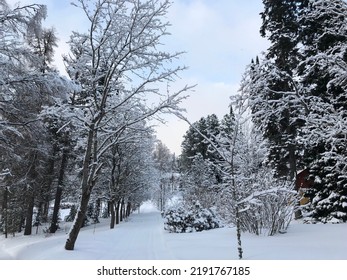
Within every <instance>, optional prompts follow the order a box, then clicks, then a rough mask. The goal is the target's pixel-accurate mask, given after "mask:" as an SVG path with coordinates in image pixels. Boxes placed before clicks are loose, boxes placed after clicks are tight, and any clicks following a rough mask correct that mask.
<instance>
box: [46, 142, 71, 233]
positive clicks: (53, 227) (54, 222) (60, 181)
mask: <svg viewBox="0 0 347 280" xmlns="http://www.w3.org/2000/svg"><path fill="white" fill-rule="evenodd" d="M67 160H68V153H67V150H66V149H63V154H62V158H61V164H60V170H59V177H58V186H57V190H56V193H55V199H54V208H53V217H52V221H51V226H50V228H49V232H50V233H55V232H56V231H57V229H58V227H59V226H58V216H59V208H60V201H61V196H62V194H63V184H64V175H65V169H66V166H67Z"/></svg>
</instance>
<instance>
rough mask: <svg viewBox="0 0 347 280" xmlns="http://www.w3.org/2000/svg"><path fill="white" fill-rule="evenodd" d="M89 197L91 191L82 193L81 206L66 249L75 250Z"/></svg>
mask: <svg viewBox="0 0 347 280" xmlns="http://www.w3.org/2000/svg"><path fill="white" fill-rule="evenodd" d="M89 199H90V192H89V191H84V192H83V193H82V197H81V202H80V206H79V208H78V210H77V214H76V217H75V220H74V223H73V225H72V227H71V229H70V232H69V237H68V239H67V240H66V243H65V249H66V250H73V249H74V248H75V243H76V240H77V237H78V234H79V232H80V229H81V228H82V225H83V222H84V219H85V216H86V212H87V209H88V203H89Z"/></svg>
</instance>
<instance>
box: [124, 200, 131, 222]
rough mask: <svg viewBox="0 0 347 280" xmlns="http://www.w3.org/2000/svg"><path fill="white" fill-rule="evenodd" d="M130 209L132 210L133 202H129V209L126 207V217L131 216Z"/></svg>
mask: <svg viewBox="0 0 347 280" xmlns="http://www.w3.org/2000/svg"><path fill="white" fill-rule="evenodd" d="M130 211H131V203H130V202H128V203H127V209H126V212H125V216H126V218H128V217H129V216H130Z"/></svg>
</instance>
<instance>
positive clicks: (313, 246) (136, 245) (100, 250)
mask: <svg viewBox="0 0 347 280" xmlns="http://www.w3.org/2000/svg"><path fill="white" fill-rule="evenodd" d="M108 222H109V221H108V220H102V222H101V223H100V224H97V225H90V226H88V227H85V228H82V230H81V232H80V235H79V237H78V239H77V242H76V246H75V250H74V251H66V250H65V249H64V244H65V240H66V237H67V232H68V230H69V224H68V223H66V224H64V223H62V224H61V229H60V230H59V231H58V232H57V233H55V234H53V235H44V234H33V235H31V236H20V235H18V236H16V237H9V238H7V239H5V238H4V236H1V237H0V259H3V260H236V259H237V258H238V256H237V244H236V232H235V228H230V227H229V228H228V227H226V228H220V229H214V230H209V231H203V232H194V233H181V234H177V233H169V232H166V231H165V230H164V225H163V219H162V217H161V215H160V212H159V211H158V210H157V209H156V208H155V207H154V206H153V205H152V204H151V203H146V204H144V205H142V207H141V209H140V211H139V212H136V213H133V214H132V215H131V216H130V217H129V218H128V220H127V221H124V222H122V223H120V224H119V225H116V228H115V229H113V230H111V229H109V225H108ZM33 232H34V233H35V232H36V231H33ZM346 236H347V224H302V222H296V221H294V222H292V223H291V225H290V227H289V229H288V231H287V233H285V234H279V235H276V236H272V237H269V236H256V235H252V234H243V235H242V246H243V251H244V259H245V260H347V242H346Z"/></svg>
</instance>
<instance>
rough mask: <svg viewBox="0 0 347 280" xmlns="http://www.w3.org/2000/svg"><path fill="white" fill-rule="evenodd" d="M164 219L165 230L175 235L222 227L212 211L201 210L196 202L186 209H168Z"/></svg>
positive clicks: (178, 207)
mask: <svg viewBox="0 0 347 280" xmlns="http://www.w3.org/2000/svg"><path fill="white" fill-rule="evenodd" d="M164 219H165V222H164V228H165V230H167V231H169V232H176V233H183V232H195V231H203V230H209V229H214V228H219V227H221V225H222V223H221V221H220V219H219V218H218V217H217V215H216V214H215V212H214V211H213V210H212V209H206V208H202V207H201V205H200V204H199V203H198V202H197V203H196V204H195V205H194V206H193V207H189V208H188V209H186V208H185V207H184V206H183V205H178V206H176V207H172V208H169V209H168V210H167V211H166V212H165V213H164Z"/></svg>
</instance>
